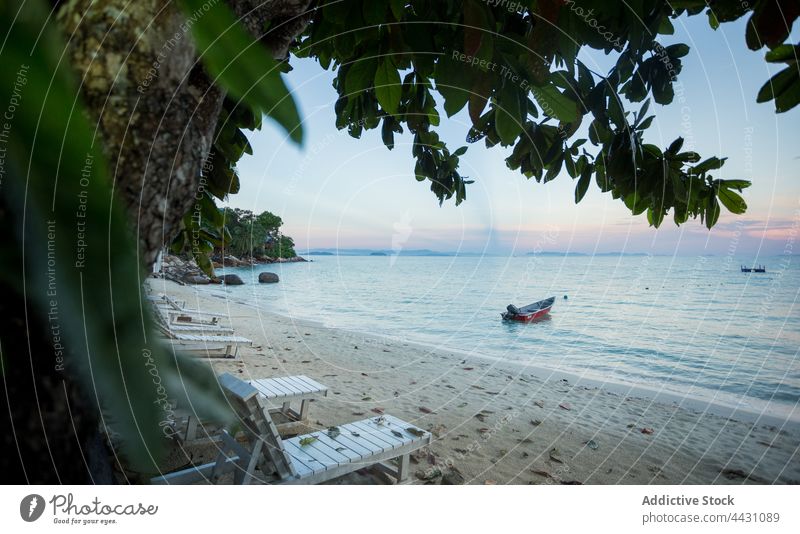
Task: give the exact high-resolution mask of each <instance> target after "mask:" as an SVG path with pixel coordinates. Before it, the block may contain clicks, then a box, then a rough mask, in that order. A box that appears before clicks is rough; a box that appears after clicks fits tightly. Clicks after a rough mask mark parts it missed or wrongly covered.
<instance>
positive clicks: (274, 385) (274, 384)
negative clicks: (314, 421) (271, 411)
mask: <svg viewBox="0 0 800 534" xmlns="http://www.w3.org/2000/svg"><path fill="white" fill-rule="evenodd" d="M264 382H266V383H269V386H270V388H271V389H273V390H275V391H277V392H278V393H280V396H281V397H291V396H293V395H294V393H292V392H291V391H290V390H289V389H287V388H286V386H284V385H283V384H281V383H280V382H278V381H277V380H276V379H274V378H267V379H265V380H264Z"/></svg>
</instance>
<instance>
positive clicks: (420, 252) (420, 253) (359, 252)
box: [302, 248, 647, 258]
mask: <svg viewBox="0 0 800 534" xmlns="http://www.w3.org/2000/svg"><path fill="white" fill-rule="evenodd" d="M302 255H303V256H412V257H454V256H458V257H466V258H478V257H483V256H485V257H502V258H505V257H509V256H512V254H510V253H505V254H503V253H497V252H494V253H492V252H465V251H448V252H440V251H437V250H430V249H408V250H388V249H369V248H322V249H314V250H309V251H307V252H304V253H302ZM513 256H518V257H524V256H543V257H591V256H595V257H597V256H647V254H646V253H644V252H597V253H587V252H571V251H558V250H546V251H543V252H527V253H522V252H520V253H517V254H513Z"/></svg>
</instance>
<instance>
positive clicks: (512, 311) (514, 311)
mask: <svg viewBox="0 0 800 534" xmlns="http://www.w3.org/2000/svg"><path fill="white" fill-rule="evenodd" d="M506 309H507V310H508V313H510V314H511V315H519V308H517V307H516V306H514V305H513V304H509V305H508V306H506Z"/></svg>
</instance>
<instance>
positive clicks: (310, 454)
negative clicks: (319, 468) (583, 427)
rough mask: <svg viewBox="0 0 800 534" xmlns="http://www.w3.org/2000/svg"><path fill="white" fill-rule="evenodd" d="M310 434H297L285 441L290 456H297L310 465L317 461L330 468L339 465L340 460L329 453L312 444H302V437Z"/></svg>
mask: <svg viewBox="0 0 800 534" xmlns="http://www.w3.org/2000/svg"><path fill="white" fill-rule="evenodd" d="M310 436H311V434H306V435H304V436H296V437H294V438H292V439H290V440H287V441H284V445H285V447H286V452H288V453H289V456H295V457H298V458H300V459H302V460H303V463H305V464H306V465H308V466H309V467H311V466H313V465H315V461H316V463H318V464H319V465H323V466H325V469H329V468H331V467H337V466H338V465H340V462H337V461H336V460H334V459H333V458H331V457H330V456H328V455H327V454H325V453H323V452H321V451H319V450H317V449H315V448H314V447H311V446H310V445H305V446H303V445H300V440H301V439H304V438H307V437H310ZM312 459H313V460H312ZM315 470H316V469H315Z"/></svg>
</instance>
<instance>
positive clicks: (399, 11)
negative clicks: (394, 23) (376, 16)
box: [389, 0, 408, 20]
mask: <svg viewBox="0 0 800 534" xmlns="http://www.w3.org/2000/svg"><path fill="white" fill-rule="evenodd" d="M407 3H408V0H390V1H389V7H390V8H391V10H392V14H393V15H394V18H395V19H397V20H402V18H403V15H404V14H405V11H406V4H407Z"/></svg>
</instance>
